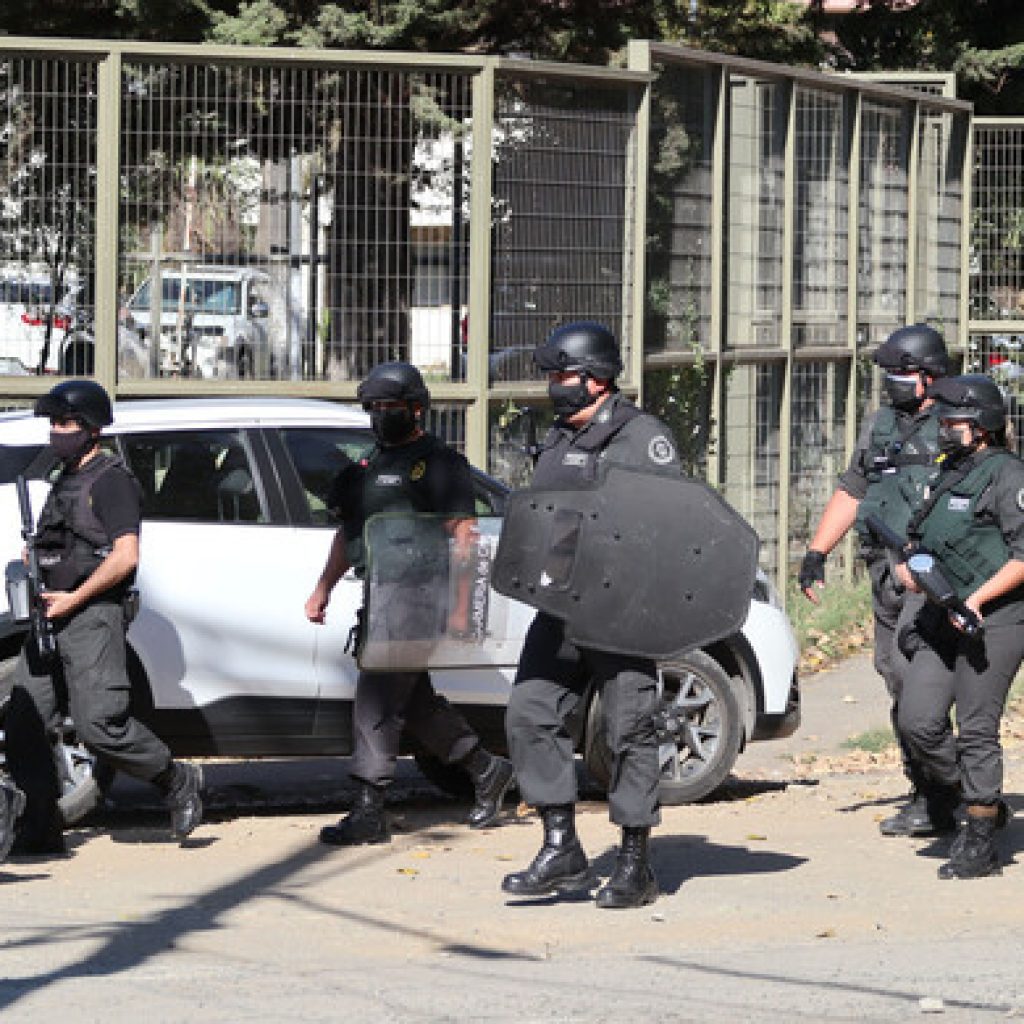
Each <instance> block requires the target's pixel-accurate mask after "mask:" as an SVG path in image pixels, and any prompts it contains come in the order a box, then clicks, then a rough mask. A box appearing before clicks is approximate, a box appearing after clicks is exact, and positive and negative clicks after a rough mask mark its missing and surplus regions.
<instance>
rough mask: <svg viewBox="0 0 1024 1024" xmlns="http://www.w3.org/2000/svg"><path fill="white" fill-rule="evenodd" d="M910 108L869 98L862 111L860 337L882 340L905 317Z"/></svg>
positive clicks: (862, 340)
mask: <svg viewBox="0 0 1024 1024" xmlns="http://www.w3.org/2000/svg"><path fill="white" fill-rule="evenodd" d="M906 120H907V112H906V109H905V108H903V107H897V106H889V105H886V104H880V103H876V102H874V101H868V100H865V102H864V104H863V107H862V112H861V139H860V147H861V148H860V209H859V215H860V224H859V234H858V240H857V243H858V244H857V260H858V262H857V316H858V322H857V339H858V343H859V344H862V345H877V344H879V343H880V342H882V341H884V340H885V338H886V337H887V336H888V335H889V334H891V333H892V332H893V331H894V330H895V329H896V328H897V327H900V326H902V325H903V324H904V323H905V320H906V315H907V314H906V311H907V237H908V236H907V229H908V224H907V188H908V173H907V168H908V153H907V143H906Z"/></svg>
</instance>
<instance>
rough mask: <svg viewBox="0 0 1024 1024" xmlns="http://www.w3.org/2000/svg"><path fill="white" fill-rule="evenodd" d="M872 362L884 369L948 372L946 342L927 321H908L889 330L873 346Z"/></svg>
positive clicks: (938, 375)
mask: <svg viewBox="0 0 1024 1024" xmlns="http://www.w3.org/2000/svg"><path fill="white" fill-rule="evenodd" d="M875 362H876V363H877V364H878V365H879V366H882V367H885V369H887V370H897V371H899V370H904V371H908V372H913V371H915V370H924V371H925V372H926V373H929V374H931V376H933V377H945V376H946V374H947V373H949V354H948V353H947V352H946V343H945V341H943V340H942V335H941V334H939V332H938V331H937V330H935V328H934V327H929V326H928V325H927V324H911V325H910V326H909V327H901V328H900V329H899V330H898V331H893V332H892V334H890V335H889V337H888V338H886V339H885V341H884V342H883V343H882V344H881V345H879V346H878V348H877V349H876V350H875Z"/></svg>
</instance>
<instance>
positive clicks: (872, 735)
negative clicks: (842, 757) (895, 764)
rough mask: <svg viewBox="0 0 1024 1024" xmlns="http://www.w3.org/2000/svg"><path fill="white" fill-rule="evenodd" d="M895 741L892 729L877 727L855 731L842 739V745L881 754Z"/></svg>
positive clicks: (847, 748) (848, 748)
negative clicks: (852, 734)
mask: <svg viewBox="0 0 1024 1024" xmlns="http://www.w3.org/2000/svg"><path fill="white" fill-rule="evenodd" d="M895 742H896V737H895V736H894V735H893V732H892V729H889V728H885V727H883V728H879V729H868V730H867V731H866V732H860V733H857V735H856V736H850V737H848V738H847V739H845V740H843V742H842V746H843V747H844V748H845V749H846V750H864V751H866V752H867V753H869V754H881V753H883V752H884V751H886V750H888V749H889V748H890V747H892V746H893V745H894V744H895Z"/></svg>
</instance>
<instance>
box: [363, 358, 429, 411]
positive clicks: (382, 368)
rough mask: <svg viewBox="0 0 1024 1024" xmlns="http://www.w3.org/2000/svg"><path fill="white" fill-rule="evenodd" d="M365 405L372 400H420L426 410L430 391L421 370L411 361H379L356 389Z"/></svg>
mask: <svg viewBox="0 0 1024 1024" xmlns="http://www.w3.org/2000/svg"><path fill="white" fill-rule="evenodd" d="M356 396H357V397H358V399H359V401H360V402H362V404H363V406H364V407H366V406H368V405H369V404H370V403H371V402H380V401H385V402H419V404H420V405H422V406H423V409H424V411H426V408H427V406H428V405H429V404H430V392H429V391H428V390H427V385H426V384H424V383H423V377H422V376H421V374H420V371H419V370H417V369H416V367H415V366H413V365H412V364H411V363H379V364H378V365H377V366H375V367H374V368H373V369H372V370H371V371H370V372H369V373H368V374H367V375H366V379H365V380H364V381H363V382H362V384H360V385H359V387H358V389H357V390H356Z"/></svg>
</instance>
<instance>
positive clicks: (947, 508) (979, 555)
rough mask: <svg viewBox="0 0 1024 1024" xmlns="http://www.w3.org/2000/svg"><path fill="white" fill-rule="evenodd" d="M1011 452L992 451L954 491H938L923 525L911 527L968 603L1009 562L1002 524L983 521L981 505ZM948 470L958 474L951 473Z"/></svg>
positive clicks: (916, 524) (942, 489)
mask: <svg viewBox="0 0 1024 1024" xmlns="http://www.w3.org/2000/svg"><path fill="white" fill-rule="evenodd" d="M1010 458H1013V456H1012V455H1010V454H1009V452H1005V451H999V452H993V453H992V454H991V455H989V456H988V457H987V458H985V459H982V460H981V461H980V462H979V463H978V464H977V465H976V466H974V467H973V468H972V469H970V470H969V471H968V472H967V473H966V474H965V475H964V476H963V477H962V478H960V479H958V480H957V481H956V482H955V483H954V484H953V485H952V486H951V487H948V488H943V487H942V485H941V481H940V484H939V492H938V494H937V496H936V500H935V501H934V504H932V505H931V508H930V509H929V508H927V507H926V508H925V509H923V510H922V511H923V512H924V513H925V514H924V515H923V516H922V517H921V521H920V522H919V523H916V522H915V523H912V524H911V526H912V531H913V533H914V535H915V537H917V538H919V539H920V543H921V546H922V547H923V548H924V549H925V550H927V551H930V552H931V553H932V554H933V555H935V557H936V558H938V560H939V561H940V562H941V563H942V566H943V568H944V569H945V570H946V572H947V574H948V576H949V582H950V583H951V584H952V585H953V586H954V587H955V588H956V592H957V596H958V597H959V598H960V599H961V600H963V599H964V598H967V597H969V596H970V595H971V594H973V593H974V591H976V590H977V589H978V587H980V586H981V584H982V583H984V582H985V581H986V580H987V579H990V578H991V577H992V576H994V575H995V574H996V573H997V572H998V571H999V570H1000V569H1001V568H1002V567H1003V566H1004V565H1005V564H1006V563H1007V562H1008V561H1009V558H1010V552H1009V549H1008V548H1007V546H1006V541H1004V540H1003V535H1002V532H1001V531H1000V529H999V526H998V525H997V524H996V523H994V522H992V521H991V520H989V519H979V518H978V515H977V507H978V502H979V501H980V500H981V497H982V495H983V494H984V493H985V492H986V491H987V490H988V488H989V486H990V485H991V484H992V481H993V480H994V479H995V478H996V477H997V476H998V475H999V470H1000V469H1001V468H1002V466H1003V465H1004V464H1005V462H1006V460H1007V459H1010ZM947 472H955V471H953V470H948V471H947Z"/></svg>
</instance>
